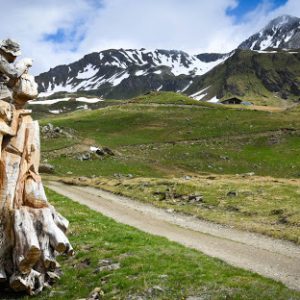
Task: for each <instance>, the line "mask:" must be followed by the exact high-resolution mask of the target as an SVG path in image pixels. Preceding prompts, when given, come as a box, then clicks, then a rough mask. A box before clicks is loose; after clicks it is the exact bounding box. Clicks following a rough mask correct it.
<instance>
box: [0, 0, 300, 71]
mask: <svg viewBox="0 0 300 300" xmlns="http://www.w3.org/2000/svg"><path fill="white" fill-rule="evenodd" d="M240 1H242V0H240ZM270 1H271V0H269V1H263V3H262V4H261V5H260V6H259V7H257V9H256V10H254V11H252V12H250V13H249V14H248V15H246V16H245V17H244V19H243V20H242V22H240V23H235V19H234V17H233V16H228V15H227V14H226V11H227V10H228V9H229V8H232V7H235V6H236V5H237V4H238V0H213V1H205V2H204V1H199V0H185V1H182V0H65V1H60V0H48V1H46V0H28V1H19V0H10V1H4V0H0V4H1V12H0V20H1V27H0V36H1V38H6V37H11V38H13V39H16V40H18V41H19V42H20V43H21V46H22V49H23V54H24V55H25V56H31V57H33V58H34V60H35V67H34V69H33V71H34V73H38V72H40V71H47V70H48V69H49V67H54V66H56V65H58V64H64V63H70V62H72V61H74V60H76V59H78V58H80V57H82V56H83V55H84V54H87V53H89V52H92V51H100V50H104V49H107V48H142V47H145V48H149V49H155V48H161V49H180V50H185V51H188V52H193V53H200V52H227V51H230V50H232V49H234V48H235V47H236V46H237V45H238V44H239V43H241V42H242V41H243V40H244V39H245V38H247V37H248V36H249V35H251V34H253V33H255V32H256V31H257V30H259V29H260V28H261V27H263V26H264V25H266V23H267V22H268V21H269V20H271V19H272V18H274V17H276V16H278V15H280V14H291V15H296V16H299V15H300V1H299V0H289V1H288V2H287V3H286V4H285V5H284V6H282V7H280V8H278V9H275V10H271V9H270ZM20 3H23V4H20ZM100 4H101V5H100ZM59 29H63V30H64V32H65V33H66V35H68V34H69V35H70V39H67V40H66V41H65V42H64V43H56V44H54V43H53V42H51V41H46V40H45V38H44V37H45V35H46V34H54V33H56V32H57V30H59ZM74 29H76V30H74ZM81 37H82V38H81Z"/></svg>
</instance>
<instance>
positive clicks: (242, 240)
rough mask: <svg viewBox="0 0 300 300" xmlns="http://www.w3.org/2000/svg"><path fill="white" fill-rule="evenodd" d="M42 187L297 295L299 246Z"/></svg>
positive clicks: (92, 194)
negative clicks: (276, 282)
mask: <svg viewBox="0 0 300 300" xmlns="http://www.w3.org/2000/svg"><path fill="white" fill-rule="evenodd" d="M46 185H47V186H48V187H49V188H50V189H52V190H54V191H56V192H57V193H59V194H61V195H64V196H66V197H68V198H70V199H72V200H74V201H76V202H79V203H81V204H85V205H87V206H88V207H90V208H91V209H93V210H96V211H98V212H101V213H102V214H104V215H106V216H108V217H111V218H113V219H115V220H116V221H118V222H121V223H124V224H127V225H131V226H134V227H136V228H138V229H140V230H142V231H145V232H148V233H151V234H154V235H159V236H163V237H166V238H168V239H169V240H172V241H175V242H178V243H180V244H183V245H185V246H187V247H190V248H194V249H197V250H199V251H201V252H203V253H205V254H207V255H209V256H212V257H217V258H219V259H221V260H223V261H225V262H227V263H229V264H230V265H233V266H236V267H240V268H243V269H247V270H251V271H253V272H256V273H258V274H261V275H263V276H265V277H269V278H273V279H275V280H277V281H281V282H282V283H284V284H285V285H286V286H288V287H289V288H292V289H296V290H300V247H299V246H296V245H294V244H292V243H290V242H287V241H282V240H274V239H271V238H268V237H265V236H263V235H260V234H255V233H249V232H244V231H239V230H236V229H232V228H230V227H228V226H227V227H226V226H222V225H217V224H214V223H210V222H206V221H201V220H198V219H196V218H194V217H192V216H186V215H181V214H177V213H173V212H172V211H166V210H164V209H160V208H156V207H154V206H152V205H148V204H145V203H141V202H138V201H135V200H132V199H129V198H125V197H122V196H119V195H115V194H112V193H109V192H105V191H102V190H99V189H96V188H92V187H81V186H73V185H65V184H63V183H60V182H48V183H46Z"/></svg>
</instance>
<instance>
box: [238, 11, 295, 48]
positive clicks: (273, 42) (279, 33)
mask: <svg viewBox="0 0 300 300" xmlns="http://www.w3.org/2000/svg"><path fill="white" fill-rule="evenodd" d="M238 48H240V49H250V50H265V49H267V48H279V49H299V48H300V18H297V17H292V16H289V15H284V16H280V17H278V18H276V19H274V20H272V21H271V22H270V23H269V24H268V25H267V26H266V27H264V28H263V29H262V30H261V31H260V32H258V33H256V34H254V35H252V36H251V37H250V38H248V39H247V40H246V41H244V42H243V43H242V44H240V46H239V47H238Z"/></svg>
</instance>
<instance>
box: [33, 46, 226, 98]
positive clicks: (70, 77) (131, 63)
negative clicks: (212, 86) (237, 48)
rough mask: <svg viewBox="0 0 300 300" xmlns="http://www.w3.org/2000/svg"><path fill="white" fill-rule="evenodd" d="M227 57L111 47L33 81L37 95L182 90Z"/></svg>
mask: <svg viewBox="0 0 300 300" xmlns="http://www.w3.org/2000/svg"><path fill="white" fill-rule="evenodd" d="M228 56H229V55H228V54H200V55H189V54H187V53H185V52H183V51H176V50H155V51H148V50H145V49H140V50H133V49H127V50H124V49H119V50H116V49H110V50H105V51H101V52H94V53H91V54H88V55H86V56H84V57H83V58H82V59H80V60H79V61H77V62H74V63H71V64H69V65H61V66H58V67H55V68H53V69H50V71H48V72H46V73H42V74H40V75H39V76H37V77H36V81H37V82H38V84H39V91H40V92H41V94H40V96H48V95H50V94H53V93H55V92H60V91H66V92H75V91H90V90H97V91H98V92H97V94H99V95H103V96H105V97H106V96H110V97H120V94H121V93H122V91H121V90H123V95H124V97H127V96H131V95H134V94H136V92H145V91H147V90H175V91H182V92H183V91H184V90H185V89H187V88H188V86H189V85H190V84H191V83H192V80H193V78H194V77H195V76H199V75H202V74H205V73H206V72H208V71H209V70H211V69H212V68H214V67H215V66H216V65H218V64H220V63H222V62H224V60H226V58H227V57H228ZM124 90H125V92H124Z"/></svg>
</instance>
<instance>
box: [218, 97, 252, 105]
mask: <svg viewBox="0 0 300 300" xmlns="http://www.w3.org/2000/svg"><path fill="white" fill-rule="evenodd" d="M221 103H222V104H242V105H253V104H252V103H251V102H248V101H243V100H241V99H239V98H237V97H232V98H228V99H226V100H223V101H221Z"/></svg>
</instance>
